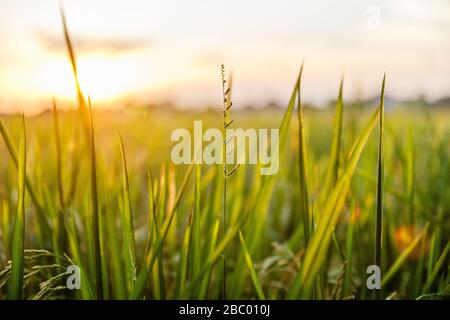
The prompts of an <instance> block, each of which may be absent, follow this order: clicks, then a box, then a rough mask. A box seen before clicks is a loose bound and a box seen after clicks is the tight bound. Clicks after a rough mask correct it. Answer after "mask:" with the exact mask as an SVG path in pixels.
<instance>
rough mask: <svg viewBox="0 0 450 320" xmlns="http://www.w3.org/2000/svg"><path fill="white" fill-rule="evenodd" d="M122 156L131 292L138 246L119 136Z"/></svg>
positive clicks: (124, 220)
mask: <svg viewBox="0 0 450 320" xmlns="http://www.w3.org/2000/svg"><path fill="white" fill-rule="evenodd" d="M119 140H120V154H121V157H122V172H123V213H122V218H123V222H124V229H123V230H124V235H123V237H124V251H125V252H124V257H125V266H126V274H127V285H128V290H131V289H132V287H133V285H134V283H135V282H136V248H135V247H136V245H135V239H134V224H133V212H132V210H131V199H130V186H129V182H128V169H127V158H126V156H125V150H124V146H123V139H122V136H121V135H120V134H119Z"/></svg>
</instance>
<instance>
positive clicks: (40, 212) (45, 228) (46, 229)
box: [0, 119, 51, 235]
mask: <svg viewBox="0 0 450 320" xmlns="http://www.w3.org/2000/svg"><path fill="white" fill-rule="evenodd" d="M0 133H1V135H2V137H3V141H5V144H6V148H7V149H8V151H9V155H10V156H11V159H12V161H13V163H14V165H15V166H16V168H18V167H19V160H18V155H17V150H16V147H15V146H14V143H13V142H12V139H11V137H10V135H9V133H8V131H7V130H6V127H5V125H4V124H3V121H2V120H1V119H0ZM25 186H26V188H27V190H28V193H29V194H30V198H31V200H32V201H33V204H34V206H35V208H36V213H37V217H38V219H39V226H40V227H41V228H42V232H43V233H44V235H50V234H51V229H50V224H49V223H48V220H47V218H46V217H45V214H44V209H43V207H42V205H41V203H40V202H39V200H38V197H37V195H36V192H35V191H34V188H33V186H32V184H31V180H30V178H29V177H28V175H26V176H25Z"/></svg>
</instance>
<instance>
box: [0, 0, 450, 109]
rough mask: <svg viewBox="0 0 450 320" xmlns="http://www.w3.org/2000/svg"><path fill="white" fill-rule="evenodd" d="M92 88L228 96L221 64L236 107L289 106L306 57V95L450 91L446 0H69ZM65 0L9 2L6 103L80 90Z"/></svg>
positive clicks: (0, 29)
mask: <svg viewBox="0 0 450 320" xmlns="http://www.w3.org/2000/svg"><path fill="white" fill-rule="evenodd" d="M62 4H63V6H64V9H65V12H66V16H67V22H68V26H69V30H70V32H71V36H72V39H73V42H74V45H75V50H76V53H77V58H78V63H79V72H80V82H81V86H82V89H83V90H84V92H85V93H86V94H89V95H90V96H91V97H92V99H93V100H94V101H99V102H102V103H103V104H107V103H112V102H113V101H114V100H116V99H119V98H120V99H121V101H125V100H128V99H131V100H132V101H145V102H147V101H148V102H165V101H168V102H172V103H174V104H176V105H179V106H181V107H197V106H199V107H202V106H205V105H218V104H220V94H221V87H220V85H221V83H220V65H221V64H222V63H223V64H225V65H226V66H227V68H228V69H230V70H232V71H233V74H234V80H235V94H234V101H235V105H237V106H245V105H248V104H253V105H264V104H266V103H267V102H269V101H276V102H279V103H284V102H286V101H287V99H288V97H289V92H290V90H291V87H292V84H293V82H294V79H295V75H296V73H297V71H298V68H299V65H300V63H301V61H302V60H303V59H305V63H306V66H305V74H304V79H303V80H304V81H303V93H304V99H305V100H306V101H310V102H313V103H317V104H320V103H324V102H326V101H328V100H329V99H331V98H334V96H335V95H336V92H337V86H338V82H339V79H340V77H341V75H342V74H345V79H346V84H345V96H346V98H348V99H351V98H354V97H371V96H373V95H374V94H376V93H377V92H378V89H379V85H380V81H381V77H382V74H383V72H385V71H386V73H387V79H388V80H387V86H388V89H387V91H388V94H389V95H392V96H394V97H398V98H415V97H417V96H418V95H420V94H424V95H425V96H426V97H427V98H428V99H430V100H433V99H437V98H439V97H442V96H446V95H450V59H449V57H450V1H446V0H379V1H377V0H371V1H369V0H348V1H336V0H320V1H294V0H290V1H288V0H278V1H265V0H246V1H243V0H227V1H216V0H188V1H180V0H179V1H171V0H165V1H162V0H158V1H152V0H149V1H144V0H126V1H125V0H94V1H88V0H63V1H62ZM58 10H59V9H58V1H57V0H38V1H36V0H0V43H1V46H0V112H10V111H22V110H25V111H30V110H34V111H35V110H40V109H41V108H45V107H49V101H50V99H51V97H52V96H56V97H57V98H58V99H61V100H62V99H69V100H70V99H73V97H74V96H75V94H74V86H73V78H72V76H71V73H70V72H71V69H70V65H69V61H68V59H67V52H66V49H65V46H64V38H63V33H62V27H61V20H60V16H59V11H58Z"/></svg>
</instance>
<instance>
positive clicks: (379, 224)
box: [374, 75, 386, 299]
mask: <svg viewBox="0 0 450 320" xmlns="http://www.w3.org/2000/svg"><path fill="white" fill-rule="evenodd" d="M385 82H386V75H384V76H383V84H382V86H381V100H380V136H379V140H378V180H377V213H376V224H375V256H374V264H375V265H376V266H378V267H379V268H380V269H381V250H382V247H381V246H382V237H383V230H382V228H383V193H384V187H383V185H384V151H383V132H384V87H385ZM374 295H375V298H376V299H380V298H381V290H375V291H374Z"/></svg>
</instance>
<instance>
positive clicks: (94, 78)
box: [36, 54, 140, 101]
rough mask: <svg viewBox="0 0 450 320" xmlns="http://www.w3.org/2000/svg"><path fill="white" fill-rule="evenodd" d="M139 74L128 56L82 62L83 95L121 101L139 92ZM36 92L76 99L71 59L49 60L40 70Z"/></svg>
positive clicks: (93, 57)
mask: <svg viewBox="0 0 450 320" xmlns="http://www.w3.org/2000/svg"><path fill="white" fill-rule="evenodd" d="M137 70H138V68H137V65H136V63H135V61H134V60H133V59H131V58H127V57H126V56H121V57H114V56H108V55H100V54H97V55H89V56H80V58H79V59H78V78H79V82H80V86H81V89H82V91H83V92H84V93H85V94H86V95H89V96H91V97H92V98H93V99H96V100H101V101H110V100H114V99H117V98H121V97H124V96H126V95H127V94H130V93H131V92H132V91H133V90H135V88H136V86H138V85H140V84H139V83H137V78H138V77H137ZM36 90H38V91H40V92H42V93H43V94H47V95H54V96H56V97H57V98H62V99H66V100H72V99H73V98H74V97H75V82H74V78H73V75H72V70H71V67H70V64H69V63H68V61H67V57H63V56H61V57H59V56H58V57H55V58H53V59H49V60H47V61H46V62H45V63H43V65H42V66H41V67H40V68H39V69H38V70H36Z"/></svg>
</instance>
